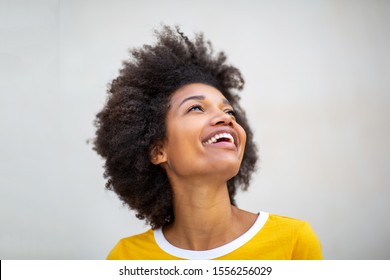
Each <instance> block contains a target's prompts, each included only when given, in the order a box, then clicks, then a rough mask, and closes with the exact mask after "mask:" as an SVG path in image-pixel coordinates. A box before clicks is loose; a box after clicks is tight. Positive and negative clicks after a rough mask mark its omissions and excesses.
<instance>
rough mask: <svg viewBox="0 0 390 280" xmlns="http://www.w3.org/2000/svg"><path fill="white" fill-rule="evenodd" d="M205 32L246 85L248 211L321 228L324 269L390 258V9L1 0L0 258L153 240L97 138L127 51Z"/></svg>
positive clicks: (96, 252)
mask: <svg viewBox="0 0 390 280" xmlns="http://www.w3.org/2000/svg"><path fill="white" fill-rule="evenodd" d="M160 23H166V24H180V25H181V26H182V27H183V29H184V31H185V32H186V33H188V35H192V33H193V32H197V31H203V32H204V33H205V36H206V38H208V39H210V40H211V41H212V42H213V44H214V47H215V49H216V50H224V51H225V52H226V53H227V54H228V57H229V61H230V62H231V63H232V64H234V65H236V66H237V67H239V68H240V69H241V70H242V72H243V74H244V76H245V78H246V88H245V90H244V92H243V95H242V102H243V106H244V107H245V108H246V110H247V113H248V116H249V119H250V122H251V124H252V126H253V128H254V131H255V136H256V141H257V143H258V145H259V147H260V156H261V165H260V168H259V172H258V173H257V174H256V176H255V178H254V180H253V185H252V187H251V188H250V190H249V191H248V192H247V193H244V194H240V195H239V197H238V202H239V205H240V206H241V207H242V208H244V209H247V210H251V211H258V210H265V211H268V212H272V213H277V214H281V215H287V216H292V217H296V218H300V219H304V220H308V221H309V222H311V224H312V226H313V228H314V229H315V231H316V232H317V234H318V236H319V237H320V239H321V241H322V244H323V250H324V256H325V258H327V259H389V258H390V223H389V220H390V219H389V218H388V215H389V213H390V203H389V202H390V201H389V199H390V174H389V173H390V145H389V143H390V86H389V85H390V81H389V80H390V53H389V50H390V31H389V30H390V1H385V0H383V1H379V0H378V1H373V0H366V1H364V0H358V1H347V0H322V1H321V0H307V1H304V0H298V1H289V0H285V1H283V0H279V1H275V0H268V1H265V0H264V1H260V0H253V1H249V0H242V1H230V0H229V1H228V0H221V1H206V0H202V1H180V0H175V1H150V0H149V1H135V0H134V1H131V0H122V1H119V0H106V1H96V0H83V1H77V0H69V1H65V0H62V1H60V0H34V1H30V0H0V79H1V83H0V131H1V137H0V157H1V160H0V227H1V229H0V259H104V258H105V256H106V254H107V253H108V251H109V250H110V249H111V248H112V246H113V245H114V244H115V243H116V242H117V241H118V240H119V239H120V238H121V237H124V236H128V235H132V234H135V233H138V232H141V231H144V230H146V227H145V226H144V224H143V222H142V221H138V220H137V219H136V218H134V215H133V213H132V212H129V211H128V210H127V209H126V208H124V207H122V206H121V203H120V201H119V200H118V199H117V198H116V196H115V195H114V194H113V193H110V192H108V191H105V189H104V183H105V181H104V180H103V178H102V173H103V169H102V164H103V161H102V160H101V159H100V158H99V157H98V156H97V155H96V154H95V153H94V152H93V151H92V149H91V145H88V144H87V143H86V141H87V140H88V139H89V138H92V137H93V136H94V126H93V119H94V115H95V114H96V113H97V112H98V111H99V110H100V109H101V107H102V105H103V103H104V101H105V98H106V96H105V90H106V84H107V83H108V82H110V81H111V80H112V79H113V78H114V77H115V76H116V75H117V73H118V69H119V68H120V66H121V61H122V60H124V59H126V58H127V57H128V55H127V49H128V48H130V47H138V46H140V45H142V44H144V43H152V42H153V41H154V37H153V32H152V30H153V29H154V28H158V27H159V25H160Z"/></svg>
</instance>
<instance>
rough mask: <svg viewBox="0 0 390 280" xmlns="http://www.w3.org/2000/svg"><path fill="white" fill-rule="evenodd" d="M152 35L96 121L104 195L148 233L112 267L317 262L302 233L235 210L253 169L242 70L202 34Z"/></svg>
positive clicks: (306, 229) (302, 226) (312, 244)
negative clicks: (128, 262)
mask: <svg viewBox="0 0 390 280" xmlns="http://www.w3.org/2000/svg"><path fill="white" fill-rule="evenodd" d="M156 35H157V38H158V41H157V43H156V44H155V45H154V46H149V45H145V46H143V47H142V48H139V49H134V50H132V51H131V54H132V58H133V59H132V60H131V61H128V62H125V63H124V67H123V69H122V70H121V71H120V74H119V76H118V77H117V78H116V79H115V80H114V81H113V82H112V84H111V86H110V89H109V97H108V100H107V104H106V105H105V107H104V108H103V110H102V111H101V112H100V113H98V114H97V118H96V125H97V132H96V139H95V142H94V144H95V150H96V151H97V152H98V153H99V154H100V155H101V156H102V157H103V158H105V160H106V162H105V177H106V178H107V179H108V181H107V184H106V187H107V188H108V189H111V190H113V191H115V192H116V193H117V194H118V196H119V197H120V199H121V200H122V201H123V202H124V203H125V204H127V205H128V206H129V207H130V208H131V209H133V210H135V211H136V213H137V214H136V215H137V217H138V218H140V219H144V220H146V222H147V223H149V224H150V226H151V229H150V230H148V231H147V232H145V233H142V234H139V235H135V236H131V237H127V238H124V239H122V240H121V241H120V242H119V243H118V244H117V245H116V246H115V247H114V248H113V249H112V251H111V252H110V254H109V255H108V259H321V258H322V255H321V246H320V243H319V241H318V239H317V237H316V235H315V234H314V232H313V231H312V229H311V228H310V226H309V224H308V223H306V222H303V221H299V220H295V219H291V218H287V217H281V216H277V215H271V214H268V213H265V212H259V213H250V212H247V211H244V210H241V209H239V208H237V207H236V206H235V200H234V196H235V193H236V190H237V188H239V187H241V188H243V189H247V187H248V185H249V181H250V177H251V174H252V172H253V171H254V170H255V164H256V161H257V153H256V147H255V145H254V143H253V135H252V132H251V129H250V127H249V125H248V122H247V119H246V117H245V113H244V111H243V110H242V109H241V107H240V105H239V103H238V100H239V98H238V96H237V95H236V91H239V90H241V89H242V88H243V85H244V80H243V78H242V76H241V73H240V72H239V70H238V69H237V68H235V67H233V66H230V65H229V64H227V63H226V56H225V55H224V54H223V53H222V52H221V53H218V54H217V55H214V54H213V51H212V48H211V44H210V43H209V42H205V40H204V39H203V35H202V34H198V35H197V36H196V37H195V40H194V41H191V40H189V39H188V38H187V37H186V36H185V35H184V34H183V33H182V32H181V31H180V30H179V29H178V28H176V30H174V29H173V28H170V27H167V26H164V27H163V29H162V30H161V31H160V32H156Z"/></svg>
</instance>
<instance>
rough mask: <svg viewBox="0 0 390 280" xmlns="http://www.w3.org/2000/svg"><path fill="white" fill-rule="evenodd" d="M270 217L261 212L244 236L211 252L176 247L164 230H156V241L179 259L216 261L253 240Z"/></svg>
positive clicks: (164, 249)
mask: <svg viewBox="0 0 390 280" xmlns="http://www.w3.org/2000/svg"><path fill="white" fill-rule="evenodd" d="M268 216H269V214H268V213H267V212H262V211H260V212H259V216H258V217H257V219H256V221H255V223H254V224H253V225H252V226H251V227H250V228H249V229H248V231H246V232H245V233H244V234H243V235H241V236H240V237H238V238H237V239H235V240H233V241H231V242H229V243H227V244H225V245H222V246H220V247H217V248H214V249H211V250H206V251H193V250H186V249H181V248H178V247H175V246H173V245H172V244H171V243H169V242H168V240H166V239H165V236H164V234H163V231H162V228H159V229H156V230H154V239H155V240H156V243H157V245H158V246H159V247H160V248H161V249H162V250H163V251H165V252H167V253H168V254H170V255H173V256H175V257H178V258H182V259H189V260H206V259H215V258H218V257H221V256H224V255H226V254H228V253H230V252H233V251H234V250H236V249H238V248H239V247H241V246H242V245H244V244H245V243H247V242H248V241H249V240H251V239H252V238H253V237H254V236H255V235H256V234H257V233H258V232H259V230H260V229H262V228H263V226H264V224H265V223H266V222H267V220H268Z"/></svg>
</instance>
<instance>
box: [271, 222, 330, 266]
mask: <svg viewBox="0 0 390 280" xmlns="http://www.w3.org/2000/svg"><path fill="white" fill-rule="evenodd" d="M265 226H266V227H267V228H268V230H270V231H272V232H278V235H279V236H280V237H281V238H283V239H286V240H289V243H290V244H291V258H292V259H322V258H323V257H322V248H321V242H320V240H319V239H318V237H317V235H316V233H315V232H314V230H313V229H312V227H311V225H310V223H308V222H307V221H303V220H299V219H296V218H291V217H286V216H280V215H275V214H270V215H269V218H268V221H267V223H266V225H265Z"/></svg>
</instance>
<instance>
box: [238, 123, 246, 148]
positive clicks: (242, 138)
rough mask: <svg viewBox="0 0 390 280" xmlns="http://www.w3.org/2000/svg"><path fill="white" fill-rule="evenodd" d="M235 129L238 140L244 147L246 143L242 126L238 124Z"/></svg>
mask: <svg viewBox="0 0 390 280" xmlns="http://www.w3.org/2000/svg"><path fill="white" fill-rule="evenodd" d="M237 130H238V132H239V134H240V140H241V143H240V144H241V147H243V148H245V143H246V132H245V130H244V128H242V126H241V125H238V127H237Z"/></svg>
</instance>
